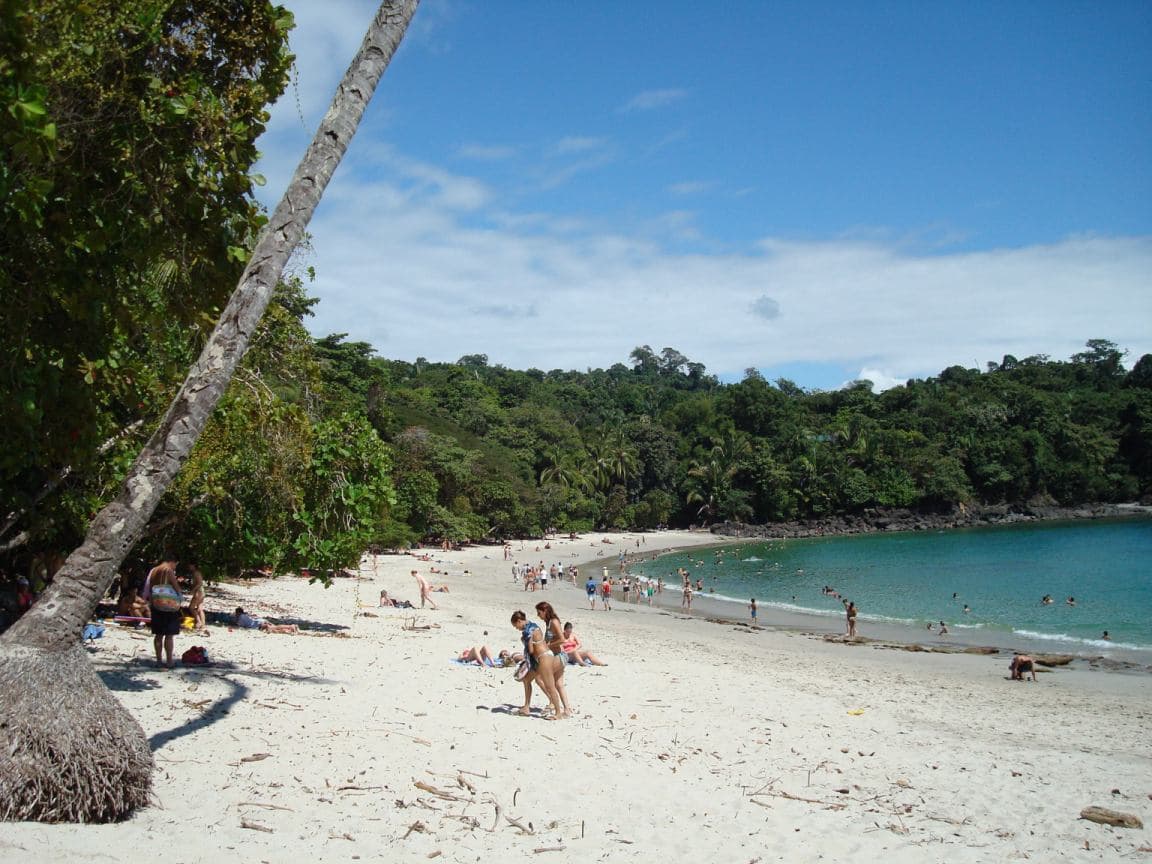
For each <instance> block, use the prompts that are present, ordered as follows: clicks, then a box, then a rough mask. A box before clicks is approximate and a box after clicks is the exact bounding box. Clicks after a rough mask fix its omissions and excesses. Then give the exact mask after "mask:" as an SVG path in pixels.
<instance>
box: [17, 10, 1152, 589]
mask: <svg viewBox="0 0 1152 864" xmlns="http://www.w3.org/2000/svg"><path fill="white" fill-rule="evenodd" d="M32 10H34V14H33V11H32ZM290 27H291V16H290V15H289V13H287V12H286V11H285V10H283V9H282V8H280V7H277V6H273V5H272V4H270V3H267V2H252V0H39V2H36V3H31V2H28V0H3V2H0V260H3V261H4V262H5V266H4V267H3V268H0V303H2V304H3V308H4V310H5V314H4V316H3V317H2V319H0V332H2V333H3V339H2V340H0V412H2V416H4V418H5V447H4V448H3V450H2V451H0V568H4V569H6V570H8V571H9V572H22V571H23V572H26V571H27V570H28V569H29V568H31V569H32V570H33V572H35V571H36V566H35V562H36V561H37V560H40V561H42V562H43V561H46V560H48V559H53V560H56V556H55V553H56V552H57V551H59V550H65V551H66V550H69V549H71V548H73V547H74V546H75V545H76V544H77V543H78V542H79V540H80V539H81V537H82V536H83V533H84V531H85V529H86V526H87V523H88V521H89V519H90V518H91V516H92V515H93V514H94V513H95V512H96V511H97V510H98V509H99V507H100V506H102V504H103V503H104V502H106V501H107V500H108V499H109V498H110V497H111V495H112V493H113V490H114V489H115V488H116V484H117V483H118V482H119V481H120V479H121V478H122V477H123V475H124V472H125V471H126V469H127V466H128V464H129V462H130V460H131V458H132V456H133V455H134V454H135V452H136V451H137V449H138V448H139V446H140V443H141V442H142V441H143V439H144V437H145V436H146V435H147V434H149V432H150V431H151V429H152V428H154V426H155V425H156V423H157V420H158V419H159V417H160V416H161V415H162V413H163V412H164V410H165V409H166V407H167V404H168V401H169V400H170V398H171V396H172V394H173V393H174V392H175V390H176V388H177V386H178V384H179V382H180V379H181V377H182V375H183V373H184V370H186V368H187V366H188V365H189V363H190V362H191V360H192V359H193V358H194V357H195V356H196V354H197V352H198V351H199V349H200V347H201V345H202V344H203V342H204V339H205V338H206V335H207V332H208V330H209V329H210V327H211V326H212V324H213V322H214V321H215V318H216V316H217V315H218V314H219V309H220V308H221V306H222V304H223V302H224V300H225V298H226V297H227V294H228V292H229V291H230V290H231V289H232V287H233V286H234V285H235V283H236V280H237V277H238V276H239V273H240V270H241V268H242V266H243V262H244V259H245V257H246V249H247V248H248V247H249V246H250V244H251V242H252V238H253V237H254V236H255V234H256V232H258V230H259V229H260V227H261V226H262V224H263V222H264V216H263V214H262V213H261V212H260V210H259V208H258V206H257V205H256V203H255V202H254V199H253V198H252V195H251V189H252V184H253V183H254V182H258V178H255V177H253V176H252V175H250V174H249V171H250V169H251V166H252V163H253V161H254V160H255V157H256V151H255V141H256V138H257V137H258V135H259V134H260V132H261V131H262V129H263V126H264V123H265V122H266V120H267V113H266V106H267V105H268V104H269V103H270V101H271V100H272V99H274V98H275V97H276V96H277V95H278V94H279V93H280V92H281V91H282V90H283V89H284V87H285V84H286V82H287V76H288V71H289V68H290V63H291V56H290V55H289V53H288V49H287V33H288V30H289V29H290ZM314 303H315V301H314V300H311V299H310V298H308V296H307V295H306V293H305V289H304V285H303V283H302V282H301V280H300V278H298V277H295V278H291V279H289V280H288V281H287V282H286V283H285V284H284V285H282V286H280V289H279V291H278V293H277V296H276V298H275V302H274V303H273V304H272V306H271V307H270V308H269V311H268V313H267V314H266V316H265V318H264V320H263V322H262V323H261V327H260V331H259V333H258V334H257V335H256V338H255V340H254V343H253V346H252V349H251V350H250V352H249V354H248V355H247V357H246V358H245V360H244V363H243V364H242V366H241V368H240V370H239V371H238V373H237V375H236V377H235V379H234V380H233V382H232V386H231V388H230V390H229V392H228V394H227V395H226V397H225V399H224V400H223V402H222V403H221V405H220V407H219V408H218V409H217V411H216V414H215V415H214V417H213V418H212V421H211V423H210V424H209V426H208V428H207V429H206V430H205V432H204V434H203V436H202V437H201V439H200V441H199V443H198V444H197V447H196V449H195V451H194V452H193V454H192V457H191V459H190V460H189V462H188V464H187V465H186V467H185V468H184V470H183V471H182V472H181V474H180V475H179V477H178V478H177V480H176V482H175V483H174V484H173V486H172V487H171V488H170V490H169V491H168V493H167V495H166V496H165V498H164V501H163V502H162V504H161V507H160V509H159V510H158V511H157V513H156V515H155V517H154V520H153V523H152V525H151V526H150V530H149V533H148V536H147V537H146V539H145V540H144V541H143V542H142V543H141V545H140V547H139V548H138V549H137V550H136V555H137V556H138V562H137V563H138V564H142V563H143V562H146V561H155V560H156V559H157V558H158V557H159V556H161V555H174V556H177V557H180V558H183V559H185V560H197V561H199V562H200V563H201V565H202V567H203V568H204V570H205V572H206V574H207V575H208V576H210V577H212V576H219V575H226V574H229V573H235V572H238V571H240V570H243V569H245V568H251V567H260V566H267V567H271V568H273V569H276V570H286V569H292V568H300V567H309V568H315V569H319V570H324V569H327V568H335V567H340V566H344V565H347V564H351V563H353V562H355V561H356V560H357V558H358V556H359V554H360V552H361V551H362V550H363V549H364V548H365V547H366V546H369V545H372V544H377V545H381V546H388V547H394V546H400V545H404V544H407V543H410V542H413V541H417V540H422V539H437V540H440V539H448V540H453V541H465V540H471V541H481V540H491V539H498V538H503V537H512V536H523V535H539V534H541V533H543V532H545V531H546V530H547V529H549V528H553V529H557V530H561V531H569V530H588V529H595V528H629V529H648V528H653V527H656V526H658V525H688V524H704V523H710V522H714V521H717V520H726V519H737V520H743V521H777V520H791V519H803V518H813V517H823V516H829V515H833V514H850V513H860V512H863V511H866V510H870V509H875V508H916V509H920V510H927V511H946V510H949V509H951V508H954V507H956V506H958V505H962V504H967V503H996V502H1019V501H1042V502H1049V503H1059V504H1075V503H1081V502H1087V501H1126V500H1134V499H1138V498H1145V499H1146V498H1148V497H1149V495H1152V356H1149V355H1145V356H1144V357H1142V358H1140V359H1139V360H1138V362H1136V363H1135V365H1134V366H1133V367H1132V368H1131V370H1126V369H1125V368H1124V366H1123V359H1124V357H1123V354H1122V352H1121V351H1120V350H1119V349H1118V348H1117V347H1116V346H1115V345H1114V344H1112V343H1111V342H1108V341H1105V340H1101V339H1094V340H1091V341H1089V342H1088V343H1087V347H1086V350H1085V351H1083V352H1081V353H1078V354H1076V355H1075V356H1073V357H1072V358H1070V359H1069V360H1067V361H1056V360H1051V359H1049V358H1048V357H1043V356H1040V357H1028V358H1025V359H1023V360H1017V359H1016V358H1014V357H1011V356H1008V357H1004V358H1003V360H1002V362H1000V363H990V364H988V367H987V368H986V369H984V370H978V369H965V368H962V367H959V366H957V367H952V368H949V369H946V370H944V371H943V372H941V373H940V374H939V375H938V376H936V377H934V378H928V379H926V380H913V381H909V382H907V384H906V385H904V386H902V387H896V388H894V389H892V390H888V391H887V392H884V393H882V394H875V393H873V392H872V388H871V385H870V384H869V383H868V382H855V383H853V384H851V385H849V386H847V387H845V388H843V389H841V390H837V391H834V392H809V391H806V390H804V389H802V388H800V387H798V386H796V385H795V384H794V383H792V382H790V381H787V380H779V381H776V382H775V383H770V382H768V381H766V380H764V379H763V378H762V377H761V376H760V375H759V374H757V373H756V372H755V371H754V370H750V371H749V372H747V373H746V374H745V377H744V379H743V380H741V381H739V382H735V383H728V384H723V383H721V382H720V381H718V380H717V379H716V378H715V377H714V376H712V375H709V374H707V371H706V369H705V367H704V366H703V365H702V364H700V363H697V362H693V361H691V360H689V359H688V358H687V357H685V356H684V355H682V354H681V353H680V352H678V351H676V350H674V349H672V348H664V349H663V350H662V351H660V352H659V353H656V352H654V351H653V350H652V349H651V348H649V347H648V346H642V347H638V348H636V349H635V350H634V351H633V352H632V354H631V356H630V358H629V361H630V362H628V363H617V364H616V365H614V366H612V367H611V368H609V369H595V370H588V371H585V372H575V371H563V370H552V371H550V372H544V371H541V370H537V369H529V370H526V371H517V370H512V369H506V368H504V367H502V366H498V365H497V366H493V365H490V364H489V362H488V358H487V357H485V356H484V355H469V356H465V357H462V358H460V360H459V361H457V362H456V363H429V362H427V361H426V360H424V359H417V360H416V361H415V362H414V363H409V362H404V361H400V360H388V359H385V358H382V357H379V356H377V355H376V353H375V351H374V349H373V348H372V346H370V345H367V344H365V343H362V342H349V341H346V339H345V338H344V337H343V336H342V335H331V336H327V337H324V338H321V339H313V338H312V337H311V336H309V334H308V331H307V330H306V329H305V326H304V321H305V319H306V318H307V317H308V316H309V315H310V314H311V311H310V310H311V307H312V306H313V305H314Z"/></svg>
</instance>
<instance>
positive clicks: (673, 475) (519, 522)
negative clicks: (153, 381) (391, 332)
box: [317, 336, 1152, 543]
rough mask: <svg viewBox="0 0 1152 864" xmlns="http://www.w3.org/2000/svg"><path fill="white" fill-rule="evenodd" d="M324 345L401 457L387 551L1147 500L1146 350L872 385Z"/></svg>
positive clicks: (364, 412)
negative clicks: (572, 533)
mask: <svg viewBox="0 0 1152 864" xmlns="http://www.w3.org/2000/svg"><path fill="white" fill-rule="evenodd" d="M317 347H318V349H319V352H320V355H321V357H322V363H323V365H324V368H325V377H326V378H327V379H328V380H329V382H330V386H339V388H340V389H341V390H342V391H343V394H344V395H343V397H342V400H343V401H344V404H345V405H346V406H347V408H348V410H349V411H350V412H352V413H359V414H360V415H361V416H363V417H364V418H365V419H366V420H367V421H368V422H370V423H371V424H372V425H373V427H374V428H375V429H376V430H377V432H378V433H379V434H380V436H381V437H382V438H383V439H384V440H385V441H387V442H388V443H389V444H390V446H391V448H392V451H393V453H394V460H395V461H394V467H393V475H392V476H393V482H394V484H395V487H396V493H397V499H398V503H397V506H396V507H395V508H394V509H393V510H392V511H391V512H390V514H389V518H388V521H387V523H386V530H385V531H384V532H383V533H382V534H381V538H380V539H381V541H382V542H387V543H396V542H400V541H403V540H407V539H414V538H421V537H427V538H449V539H453V540H461V539H471V540H477V539H481V538H498V537H504V536H514V535H523V534H540V533H542V532H544V531H545V530H547V529H549V528H554V529H557V530H561V531H568V530H581V529H590V528H629V529H645V528H652V527H655V526H657V525H666V524H672V525H688V524H693V523H694V524H705V523H710V522H713V521H717V520H741V521H754V522H764V521H780V520H792V519H808V518H818V517H824V516H831V515H835V514H856V513H862V512H864V511H866V510H871V509H877V508H912V509H916V510H920V511H931V512H941V511H947V510H950V509H952V508H954V507H956V506H958V505H965V504H971V503H979V504H991V503H1002V502H1009V503H1012V502H1025V501H1028V502H1039V503H1045V504H1063V505H1071V504H1077V503H1084V502H1090V501H1091V502H1096V501H1112V502H1118V501H1131V500H1135V499H1138V498H1142V497H1143V498H1147V497H1148V496H1149V494H1150V493H1152V471H1150V468H1152V459H1150V456H1152V382H1150V381H1149V378H1150V377H1152V376H1150V372H1152V356H1147V355H1146V356H1145V357H1143V358H1141V359H1140V361H1139V362H1138V363H1137V364H1136V365H1135V366H1134V367H1133V369H1132V370H1131V371H1130V372H1126V371H1125V369H1124V367H1123V364H1122V360H1123V354H1122V352H1121V351H1120V350H1119V349H1118V348H1117V347H1116V346H1115V345H1114V344H1113V343H1111V342H1108V341H1106V340H1102V339H1093V340H1090V341H1089V342H1088V344H1087V348H1086V350H1085V351H1083V352H1081V353H1078V354H1076V355H1075V356H1073V357H1072V358H1071V359H1070V360H1068V361H1054V360H1051V359H1049V358H1047V357H1042V356H1041V357H1029V358H1026V359H1024V360H1017V359H1015V358H1014V357H1011V356H1008V357H1005V358H1004V359H1003V361H1002V362H1001V363H989V364H988V367H987V368H986V369H985V370H983V371H981V370H977V369H965V368H962V367H958V366H957V367H952V368H949V369H946V370H944V371H943V372H942V373H941V374H940V375H939V376H937V377H934V378H928V379H926V380H912V381H909V382H907V383H906V384H905V385H904V386H901V387H896V388H893V389H891V390H888V391H886V392H884V393H881V394H876V393H873V391H872V386H871V384H870V383H869V382H865V381H858V382H854V383H852V384H850V385H849V386H847V387H845V388H843V389H841V390H837V391H834V392H823V391H815V392H809V391H805V390H803V389H801V388H799V387H797V386H796V385H795V384H793V383H792V382H790V381H787V380H780V381H777V382H776V383H775V384H770V383H769V382H767V381H765V380H764V379H763V378H762V377H761V376H760V375H759V374H758V373H756V372H755V371H754V370H749V371H748V372H747V373H746V374H745V377H744V379H743V380H742V381H739V382H737V383H733V384H722V383H720V382H719V381H718V380H717V379H716V378H715V377H713V376H710V375H708V374H706V370H705V368H704V366H703V365H701V364H699V363H693V362H691V361H689V360H688V359H687V358H686V357H684V356H683V355H682V354H680V353H679V352H678V351H676V350H674V349H671V348H665V349H664V350H663V351H661V352H660V354H656V353H655V352H653V351H652V349H650V348H649V347H647V346H642V347H639V348H637V349H635V350H634V351H633V352H632V355H631V358H630V360H631V364H630V365H624V364H616V365H614V366H612V367H611V368H610V369H606V370H605V369H595V370H589V371H587V372H571V371H562V370H553V371H551V372H542V371H540V370H536V369H529V370H527V371H516V370H511V369H506V368H504V367H501V366H490V365H489V364H488V362H487V358H486V357H484V356H483V355H471V356H467V357H462V358H461V359H460V360H459V361H457V362H456V363H450V364H449V363H429V362H427V361H425V360H423V359H418V360H417V361H416V362H415V363H406V362H402V361H394V360H386V359H383V358H378V357H374V356H373V354H372V351H371V349H370V347H369V346H367V345H365V344H363V343H346V342H344V341H343V340H342V338H341V337H339V336H329V337H326V338H325V339H321V340H319V341H318V343H317Z"/></svg>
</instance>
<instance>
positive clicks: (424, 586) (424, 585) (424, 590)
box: [412, 570, 440, 609]
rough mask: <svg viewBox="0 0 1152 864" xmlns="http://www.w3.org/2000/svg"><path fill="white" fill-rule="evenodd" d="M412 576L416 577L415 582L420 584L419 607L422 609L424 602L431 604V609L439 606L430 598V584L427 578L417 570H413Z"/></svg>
mask: <svg viewBox="0 0 1152 864" xmlns="http://www.w3.org/2000/svg"><path fill="white" fill-rule="evenodd" d="M412 576H413V577H414V578H415V579H416V584H417V585H419V586H420V608H421V609H423V608H424V604H425V603H429V604H431V606H432V608H433V609H438V608H440V607H438V606H437V605H436V601H435V600H433V599H432V596H431V594H432V586H431V585H429V584H428V580H427V579H425V578H424V577H423V576H422V575H421V574H420V571H418V570H413V571H412Z"/></svg>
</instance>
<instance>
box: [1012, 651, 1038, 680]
mask: <svg viewBox="0 0 1152 864" xmlns="http://www.w3.org/2000/svg"><path fill="white" fill-rule="evenodd" d="M1008 671H1009V672H1010V673H1011V674H1012V680H1013V681H1023V680H1024V673H1025V672H1031V673H1032V680H1033V681H1035V680H1036V662H1035V661H1034V660H1033V659H1032V658H1031V657H1029V656H1028V655H1027V654H1019V653H1016V654H1013V655H1012V662H1011V663H1010V664H1009V666H1008Z"/></svg>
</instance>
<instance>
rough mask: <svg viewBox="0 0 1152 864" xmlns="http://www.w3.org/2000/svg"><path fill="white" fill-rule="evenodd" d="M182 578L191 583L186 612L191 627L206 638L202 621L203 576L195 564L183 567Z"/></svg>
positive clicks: (205, 625)
mask: <svg viewBox="0 0 1152 864" xmlns="http://www.w3.org/2000/svg"><path fill="white" fill-rule="evenodd" d="M182 569H183V574H182V575H183V576H184V577H185V578H186V579H187V580H188V581H189V582H191V583H192V588H191V590H190V591H189V594H188V611H189V612H190V613H191V615H192V621H193V626H194V627H195V628H196V630H197V631H198V632H199V633H200V635H202V636H207V635H209V634H208V625H207V622H206V621H205V620H204V574H203V573H201V572H200V568H199V567H197V566H196V565H195V564H185V565H184V566H183V568H182Z"/></svg>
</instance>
